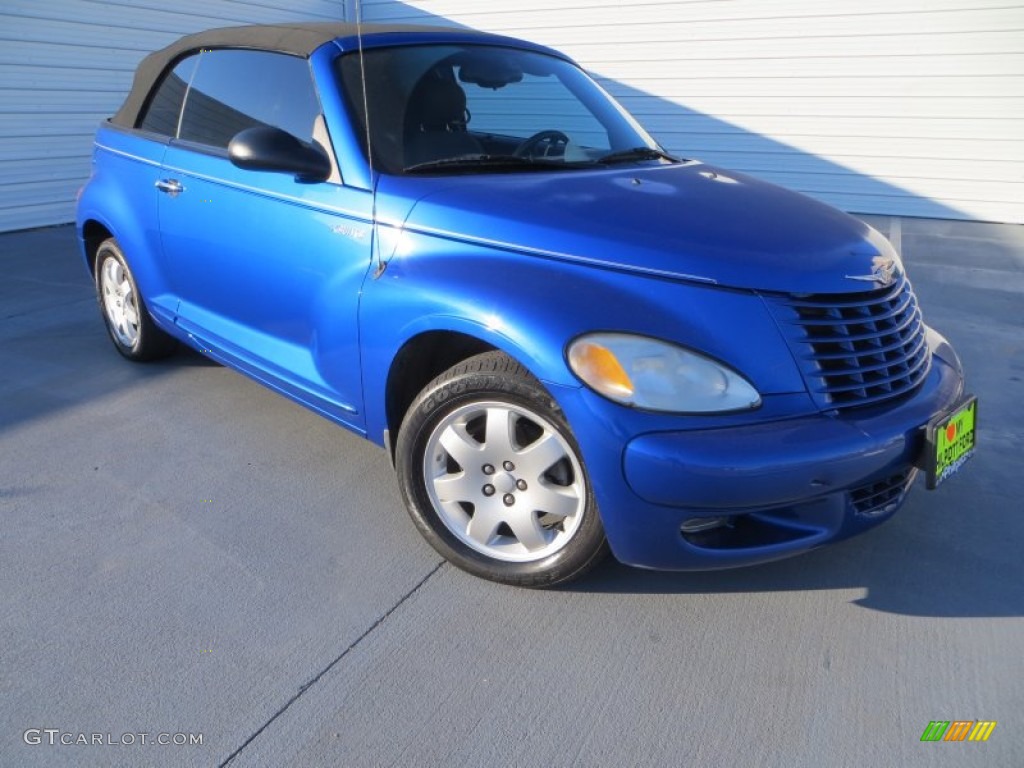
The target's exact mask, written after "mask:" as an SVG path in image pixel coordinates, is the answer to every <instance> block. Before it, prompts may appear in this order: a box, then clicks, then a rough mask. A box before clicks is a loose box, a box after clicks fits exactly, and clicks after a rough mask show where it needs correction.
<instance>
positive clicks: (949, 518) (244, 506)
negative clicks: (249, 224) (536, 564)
mask: <svg viewBox="0 0 1024 768" xmlns="http://www.w3.org/2000/svg"><path fill="white" fill-rule="evenodd" d="M871 221H872V223H873V224H875V225H876V226H877V227H879V228H880V229H881V230H882V231H883V232H888V233H889V234H890V235H891V236H892V237H893V239H894V240H896V241H898V242H899V243H900V245H901V248H902V251H903V254H904V257H905V260H906V262H907V264H908V267H909V270H910V273H911V276H912V278H913V280H914V282H915V285H916V288H917V290H918V293H919V296H920V300H921V303H922V305H923V308H924V311H925V316H926V318H927V319H928V320H929V322H930V323H931V324H933V325H935V326H936V327H938V328H939V329H941V330H942V331H943V332H945V333H946V334H947V335H948V336H949V337H950V338H951V339H952V340H953V342H954V343H955V345H956V347H957V348H958V350H959V352H960V354H961V356H962V357H963V359H964V363H965V365H966V367H967V371H968V374H969V387H970V389H971V390H972V391H974V392H975V393H976V394H978V395H979V396H980V419H981V435H980V441H979V442H980V453H979V455H978V457H977V459H976V460H974V461H973V462H972V463H971V464H970V465H968V466H967V467H966V468H965V469H964V471H963V472H962V474H961V476H958V477H956V478H955V479H953V480H951V481H950V482H949V483H948V484H946V485H944V486H943V487H942V488H941V489H940V490H939V491H936V492H926V491H925V490H924V488H923V487H919V488H918V489H917V490H916V491H915V493H914V494H912V496H911V499H910V501H909V502H908V504H907V506H906V507H905V508H904V510H903V511H902V512H901V513H900V514H899V515H898V516H897V517H896V518H895V519H894V520H893V521H891V522H889V523H887V524H886V525H884V526H882V527H881V528H879V529H877V530H875V531H873V532H871V533H870V534H868V535H866V536H863V537H861V538H858V539H854V540H851V541H848V542H845V543H843V544H841V545H838V546H835V547H832V548H827V549H824V550H819V551H817V552H815V553H812V554H810V555H806V556H803V557H800V558H797V559H793V560H789V561H785V562H780V563H774V564H771V565H767V566H762V567H757V568H751V569H746V570H740V571H731V572H721V573H706V574H659V573H649V572H643V571H638V570H633V569H629V568H625V567H622V566H620V565H617V564H615V563H614V562H610V561H609V562H608V563H607V564H605V565H604V566H603V567H601V568H600V569H599V570H598V571H597V572H596V573H595V574H593V575H592V576H591V577H590V578H588V579H586V580H585V581H583V582H581V583H579V584H577V585H575V586H572V587H570V588H567V589H564V590H561V591H554V592H533V591H526V590H517V589H510V588H505V587H500V586H496V585H494V584H490V583H487V582H484V581H480V580H478V579H475V578H473V577H471V576H468V575H466V574H464V573H462V572H460V571H458V570H456V569H455V568H453V567H451V566H449V565H446V564H443V563H442V562H441V561H440V560H439V558H438V557H437V556H436V555H435V554H434V552H433V550H431V549H430V548H429V547H428V546H427V545H426V544H425V543H423V542H422V541H421V540H420V539H419V537H418V535H417V534H416V532H415V531H414V529H413V527H412V525H411V524H410V522H409V521H408V520H407V518H406V515H405V512H404V511H403V509H402V505H401V503H400V500H399V497H398V493H397V491H396V485H395V482H394V479H393V476H392V474H391V471H390V470H389V468H388V463H387V461H386V460H385V457H384V454H383V453H382V452H381V451H379V450H378V449H376V448H374V447H373V446H372V445H370V444H368V443H366V442H363V441H362V440H360V439H358V438H357V437H355V436H353V435H351V434H349V433H347V432H345V431H343V430H341V429H340V428H337V427H335V426H332V425H331V424H329V423H328V422H326V421H324V420H323V419H321V418H319V417H317V416H315V415H313V414H312V413H310V412H307V411H305V410H303V409H302V408H300V407H299V406H297V405H294V404H292V403H290V402H288V401H287V400H285V399H283V398H281V397H279V396H277V395H275V394H273V393H271V392H270V391H268V390H266V389H264V388H262V387H261V386H259V385H257V384H255V383H253V382H251V381H249V380H248V379H246V378H244V377H242V376H241V375H239V374H236V373H233V372H231V371H229V370H226V369H224V368H221V367H218V366H216V365H213V364H210V363H208V362H206V361H205V360H204V359H203V358H201V357H199V356H198V355H195V354H191V353H183V354H181V355H179V356H177V357H175V358H173V359H171V360H169V361H166V362H162V363H159V364H152V365H145V366H138V365H131V364H129V363H127V362H125V361H124V360H122V359H121V358H120V357H119V356H118V355H117V354H115V352H114V350H113V348H112V346H111V344H110V342H109V341H108V340H107V338H106V337H105V335H104V331H103V328H102V325H101V322H100V318H99V316H98V314H97V309H96V307H95V302H94V299H93V296H92V290H91V287H90V284H89V282H88V280H87V278H86V275H85V273H84V270H83V268H82V265H81V264H80V263H79V260H78V256H77V253H76V251H75V246H74V242H73V233H72V230H71V229H70V228H69V227H58V228H52V229H43V230H37V231H30V232H24V233H17V234H8V235H4V236H2V237H0V266H2V268H3V278H4V279H3V280H0V317H2V318H3V322H2V324H0V525H2V529H0V585H2V590H0V765H2V766H19V767H20V766H64V765H74V766H120V765H124V766H142V765H147V766H150V765H153V766H165V765H166V766H184V765H196V766H209V765H219V764H224V763H230V764H231V765H232V766H243V765H245V766H247V765H253V766H283V765H295V766H307V765H310V766H312V765H324V766H327V765H331V766H442V765H444V766H459V765H461V766H474V767H482V766H487V767H488V768H492V767H496V766H545V767H548V766H670V765H671V766H683V765H687V766H690V765H692V766H808V767H810V766H814V767H815V768H818V767H819V766H823V765H828V766H851V767H853V766H856V767H857V768H863V767H866V766H918V765H920V766H947V765H948V766H954V765H955V766H987V767H989V768H992V767H994V766H1007V767H1008V766H1020V765H1024V685H1022V681H1024V578H1022V577H1024V557H1022V555H1021V549H1022V544H1021V542H1022V541H1024V515H1022V512H1024V502H1022V501H1021V496H1022V491H1024V481H1022V476H1024V472H1022V465H1021V455H1022V452H1024V405H1022V402H1024V384H1022V381H1021V380H1022V378H1024V228H1022V227H1015V226H996V225H983V224H976V223H963V222H945V221H923V220H902V221H900V220H891V219H888V218H885V217H871ZM919 482H920V481H919ZM932 720H994V721H997V722H998V725H997V727H996V728H995V730H994V731H993V733H992V735H991V738H990V739H989V741H988V742H987V743H980V744H979V743H968V742H965V743H922V742H921V741H920V738H921V735H922V733H923V731H924V730H925V728H926V726H927V725H928V723H929V722H930V721H932ZM30 729H34V730H30ZM26 732H27V733H26ZM143 733H145V734H148V735H147V736H146V741H147V743H146V744H142V743H141V742H142V736H141V734H143ZM93 734H97V735H98V738H99V740H100V741H101V742H103V743H98V744H97V743H86V744H81V743H73V744H67V745H63V744H61V741H62V740H63V741H73V742H74V741H81V740H84V741H86V742H90V741H92V740H93V738H94V737H93ZM159 734H169V736H167V737H166V738H165V739H164V740H171V741H173V740H175V739H177V740H180V739H181V738H185V739H186V740H187V739H188V738H189V735H193V736H199V737H201V741H202V743H201V744H199V745H191V746H190V745H175V744H173V743H171V744H164V745H161V744H154V743H153V742H154V741H156V740H157V739H158V737H159ZM177 734H185V736H184V737H181V736H177ZM51 740H52V741H53V743H52V744H51V743H50V741H51ZM33 742H34V743H33ZM108 742H109V743H108ZM128 742H134V743H128Z"/></svg>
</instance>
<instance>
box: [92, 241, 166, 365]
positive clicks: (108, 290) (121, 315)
mask: <svg viewBox="0 0 1024 768" xmlns="http://www.w3.org/2000/svg"><path fill="white" fill-rule="evenodd" d="M95 265H96V269H95V275H96V300H97V301H98V302H99V305H100V314H101V315H102V316H103V322H104V324H105V325H106V327H107V333H108V334H110V340H111V341H112V342H114V347H115V348H116V349H117V351H118V352H120V353H121V354H122V355H123V356H124V357H126V358H128V359H129V360H132V361H135V362H143V361H148V360H157V359H159V358H161V357H167V356H168V355H170V354H171V353H172V352H174V350H175V346H176V345H175V341H174V339H172V338H171V337H170V336H168V335H167V334H166V333H164V332H163V331H161V330H160V329H159V328H157V326H156V323H154V322H153V318H152V317H150V315H149V310H148V309H147V308H146V302H145V300H144V299H143V298H142V294H141V293H139V287H138V284H137V283H136V282H135V276H134V275H132V271H131V269H129V268H128V262H127V261H126V260H125V258H124V254H123V253H122V252H121V247H120V246H119V245H118V243H117V240H115V239H114V238H112V237H111V238H108V239H106V240H104V241H103V242H102V243H100V247H99V248H97V249H96V262H95Z"/></svg>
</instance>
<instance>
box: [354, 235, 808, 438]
mask: <svg viewBox="0 0 1024 768" xmlns="http://www.w3.org/2000/svg"><path fill="white" fill-rule="evenodd" d="M397 237H398V242H397V243H395V244H394V247H393V248H392V247H391V244H387V246H386V247H382V251H383V253H384V255H385V257H386V258H387V257H389V260H388V261H387V267H386V269H385V270H384V271H383V273H381V274H380V275H379V276H378V277H377V279H369V280H367V282H366V284H365V285H364V290H363V296H362V300H361V306H360V329H361V346H362V350H363V364H364V392H365V395H366V398H365V402H366V414H367V427H368V430H369V433H370V434H371V435H375V434H381V433H382V432H383V430H384V429H385V428H386V427H387V418H386V395H387V381H388V375H389V371H390V367H391V363H392V361H393V360H394V359H395V357H396V355H398V352H399V350H401V349H402V347H403V346H404V345H405V344H406V343H408V341H409V340H410V339H413V338H415V337H416V336H417V335H419V334H422V333H426V332H430V331H452V332H457V333H461V334H464V335H467V336H471V337H473V338H476V339H479V340H481V341H483V342H485V343H487V344H489V345H491V346H493V347H495V348H497V349H500V350H502V351H504V352H506V353H507V354H509V355H510V356H512V357H513V358H515V359H516V360H518V361H519V362H520V363H521V364H522V365H524V366H525V367H526V368H528V369H529V370H530V371H531V373H533V375H534V376H536V377H537V378H538V379H540V380H541V381H542V382H545V383H546V384H548V385H550V386H551V387H554V388H561V387H570V388H576V387H579V386H580V382H579V380H578V379H577V378H576V377H575V375H574V374H573V373H572V371H571V370H570V369H569V366H568V364H567V362H566V360H565V347H566V345H567V344H568V342H569V341H571V340H572V339H573V338H575V337H576V336H579V335H580V334H583V333H587V332H592V331H599V330H607V331H623V332H631V333H638V334H645V335H648V336H653V337H656V338H662V339H667V340H670V341H675V342H677V343H680V344H685V345H687V346H690V347H692V348H694V349H697V350H699V351H701V352H704V353H705V354H709V355H711V356H713V357H716V358H718V359H721V360H723V361H724V362H726V363H728V364H729V365H731V366H733V367H735V368H737V369H738V370H739V371H741V372H742V373H743V374H744V375H746V376H747V377H748V378H749V379H750V381H751V382H752V383H753V384H754V386H755V387H757V388H758V391H759V392H761V393H762V394H780V393H798V392H799V393H802V392H804V385H803V381H802V379H801V378H800V375H799V372H798V371H797V369H796V367H795V365H794V364H793V361H792V356H791V354H790V352H789V350H788V349H787V348H786V346H785V343H784V341H783V339H782V338H781V336H780V335H779V334H778V331H777V330H776V329H775V325H774V323H773V322H772V321H771V318H770V317H769V316H768V315H767V311H766V310H765V308H764V305H763V302H761V301H760V299H759V298H758V297H757V296H755V295H753V294H750V293H745V292H741V291H730V290H720V289H716V288H713V287H709V286H706V285H697V284H692V283H685V282H680V281H672V280H665V279H660V278H654V277H650V276H643V275H636V274H631V273H628V272H624V271H618V270H612V269H601V268H596V267H593V266H586V265H580V264H573V263H567V262H562V261H558V260H555V259H545V258H540V257H537V256H528V255H523V254H520V253H516V252H513V251H503V250H500V249H497V248H492V247H488V246H484V245H480V244H475V243H466V242H460V241H457V240H454V239H451V238H447V237H443V236H440V235H434V234H429V233H424V232H414V231H401V232H399V233H398V235H397ZM620 410H625V409H620Z"/></svg>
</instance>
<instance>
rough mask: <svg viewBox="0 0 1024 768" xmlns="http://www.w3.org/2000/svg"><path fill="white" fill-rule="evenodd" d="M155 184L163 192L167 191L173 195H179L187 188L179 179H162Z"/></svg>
mask: <svg viewBox="0 0 1024 768" xmlns="http://www.w3.org/2000/svg"><path fill="white" fill-rule="evenodd" d="M155 186H156V188H157V189H159V190H160V191H161V192H166V193H167V194H168V195H170V196H171V197H177V196H178V195H180V194H181V193H182V192H184V191H185V188H184V187H183V186H182V185H181V182H180V181H178V180H177V179H160V181H158V182H157V183H156V185H155Z"/></svg>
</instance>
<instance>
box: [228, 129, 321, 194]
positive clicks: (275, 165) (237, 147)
mask: <svg viewBox="0 0 1024 768" xmlns="http://www.w3.org/2000/svg"><path fill="white" fill-rule="evenodd" d="M228 158H229V159H230V160H231V162H232V163H234V164H235V165H237V166H238V167H239V168H245V169H246V170H249V171H278V172H281V173H292V174H295V175H296V176H297V177H299V178H300V179H302V180H304V181H323V180H324V179H326V178H327V177H328V176H330V175H331V161H330V160H329V159H328V158H327V155H325V154H324V152H323V150H322V149H320V148H319V147H317V146H314V145H313V144H307V143H306V142H304V141H299V140H298V139H297V138H295V137H294V136H292V135H291V134H290V133H288V132H286V131H282V130H281V129H280V128H273V127H271V126H269V125H264V126H258V127H256V128H246V129H245V130H244V131H240V132H239V133H237V134H235V137H234V138H233V139H231V143H230V144H228Z"/></svg>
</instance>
